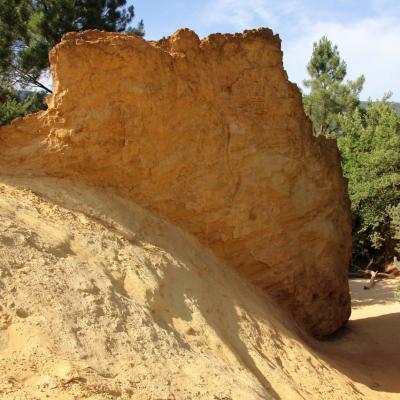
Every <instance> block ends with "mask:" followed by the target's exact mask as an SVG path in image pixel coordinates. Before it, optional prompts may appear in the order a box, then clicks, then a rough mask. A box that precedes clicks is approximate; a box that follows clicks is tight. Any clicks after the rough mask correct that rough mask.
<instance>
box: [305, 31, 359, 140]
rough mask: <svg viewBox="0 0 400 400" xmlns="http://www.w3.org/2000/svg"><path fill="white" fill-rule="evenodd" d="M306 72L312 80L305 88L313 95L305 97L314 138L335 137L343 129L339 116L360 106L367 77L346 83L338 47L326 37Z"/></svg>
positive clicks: (306, 109) (317, 45) (314, 51)
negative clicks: (318, 136) (315, 136)
mask: <svg viewBox="0 0 400 400" xmlns="http://www.w3.org/2000/svg"><path fill="white" fill-rule="evenodd" d="M307 71H308V73H309V75H310V79H309V80H305V81H304V85H305V86H306V87H307V88H309V89H310V93H309V94H307V95H305V96H304V99H303V102H304V110H305V112H306V114H307V115H308V116H309V117H310V119H311V121H312V123H313V130H314V134H315V135H320V134H322V135H326V136H332V135H333V136H335V135H337V134H338V133H339V130H340V126H339V121H338V115H339V114H340V113H342V112H351V111H353V110H354V109H355V108H356V107H357V106H358V103H359V100H358V96H359V93H360V92H361V90H362V87H363V84H364V76H360V77H359V78H358V79H357V80H355V81H347V82H346V83H345V82H344V79H345V77H346V74H347V65H346V63H345V62H344V61H343V60H342V59H341V58H340V54H339V51H338V48H337V46H336V45H332V42H331V41H330V40H328V38H326V37H325V36H324V37H322V38H321V39H320V40H319V42H318V43H314V46H313V52H312V56H311V60H310V62H309V63H308V66H307Z"/></svg>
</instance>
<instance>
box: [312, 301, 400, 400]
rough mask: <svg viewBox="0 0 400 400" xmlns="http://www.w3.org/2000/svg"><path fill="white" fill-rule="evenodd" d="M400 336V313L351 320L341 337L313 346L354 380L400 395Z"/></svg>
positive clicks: (336, 367)
mask: <svg viewBox="0 0 400 400" xmlns="http://www.w3.org/2000/svg"><path fill="white" fill-rule="evenodd" d="M399 310H400V304H399ZM399 335H400V312H398V313H392V314H386V315H379V316H376V317H371V318H364V319H357V320H352V321H349V323H348V325H347V326H346V328H345V329H343V331H342V332H341V333H340V334H339V335H337V336H336V337H334V338H331V339H330V340H329V341H325V342H313V343H312V347H313V348H314V350H316V351H317V353H318V356H319V357H321V358H322V359H324V360H325V361H326V362H327V363H328V364H330V365H331V366H332V367H334V368H335V369H337V370H338V371H340V372H341V373H343V374H345V375H346V376H348V377H349V378H350V379H351V380H353V381H356V382H359V383H362V384H364V385H366V386H368V387H370V388H371V389H373V390H376V391H382V392H392V393H400V379H399V372H400V339H399Z"/></svg>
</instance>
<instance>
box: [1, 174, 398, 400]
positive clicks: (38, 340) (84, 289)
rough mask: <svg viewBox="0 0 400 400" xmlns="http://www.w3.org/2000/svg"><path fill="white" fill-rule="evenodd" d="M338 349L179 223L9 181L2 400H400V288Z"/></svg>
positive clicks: (359, 295) (117, 201) (88, 196)
mask: <svg viewBox="0 0 400 400" xmlns="http://www.w3.org/2000/svg"><path fill="white" fill-rule="evenodd" d="M363 284H364V282H363V281H352V283H351V287H352V294H353V298H354V306H355V308H354V312H353V315H352V320H351V321H350V323H349V325H348V327H347V328H346V329H345V331H344V332H343V333H342V335H338V336H337V337H336V338H333V339H331V340H330V341H325V342H317V341H315V340H312V339H310V338H308V337H305V336H304V337H302V338H300V337H299V335H300V336H303V335H301V333H300V332H298V333H299V335H298V334H297V333H296V332H295V331H296V330H297V329H296V328H295V327H294V325H293V324H292V322H291V320H290V318H289V317H288V316H287V315H285V314H284V313H282V312H281V311H279V307H278V306H277V305H276V304H275V303H273V302H272V301H271V300H270V299H269V298H268V297H267V296H266V295H265V293H263V292H261V291H259V290H256V289H254V287H253V286H251V285H249V284H248V283H247V282H246V281H245V280H243V279H242V278H241V277H239V276H237V275H236V274H235V273H233V272H232V270H231V269H229V268H227V267H226V266H225V265H224V264H223V263H221V262H220V260H218V259H216V258H215V256H214V255H213V254H212V253H211V252H209V251H208V250H207V249H205V248H204V247H203V246H202V245H201V244H199V243H198V242H197V241H196V240H195V239H194V238H193V237H191V236H190V235H187V234H186V233H184V232H182V231H181V230H179V229H177V228H176V227H174V226H172V225H171V224H169V223H167V222H166V221H163V220H161V219H159V218H156V217H154V216H153V215H151V214H149V213H148V212H146V211H145V210H143V209H141V208H140V207H137V206H136V205H134V204H133V203H131V202H128V201H125V200H123V199H121V198H118V197H117V196H114V195H112V194H110V193H107V192H106V191H104V190H98V189H90V188H87V187H85V186H76V185H69V184H68V182H66V181H58V180H54V179H25V180H17V179H14V178H9V177H8V178H7V177H3V178H1V183H0V289H1V290H0V399H1V400H30V399H32V400H33V399H35V400H44V399H57V400H59V399H61V400H78V399H91V400H103V399H118V400H128V399H135V400H190V399H197V400H208V399H210V400H265V399H277V400H279V399H282V400H296V399H299V400H304V399H307V400H312V399H315V400H320V399H321V400H324V399H327V400H342V399H346V400H364V399H371V400H374V399H385V400H386V399H388V400H389V399H390V400H392V399H399V392H400V379H399V371H400V362H399V361H400V358H399V332H400V329H399V328H400V325H399V313H400V306H399V303H395V302H394V300H393V291H394V283H393V282H389V281H387V282H382V283H378V285H377V286H376V288H374V289H371V290H367V291H364V290H363V289H362V286H363Z"/></svg>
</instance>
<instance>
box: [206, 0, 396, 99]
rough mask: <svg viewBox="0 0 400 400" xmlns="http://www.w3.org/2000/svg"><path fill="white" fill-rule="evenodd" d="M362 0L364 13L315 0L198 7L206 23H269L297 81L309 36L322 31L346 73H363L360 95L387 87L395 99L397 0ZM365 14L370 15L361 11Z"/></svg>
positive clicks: (252, 0) (241, 0) (216, 1)
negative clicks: (330, 6)
mask: <svg viewBox="0 0 400 400" xmlns="http://www.w3.org/2000/svg"><path fill="white" fill-rule="evenodd" d="M362 3H363V4H362V5H361V2H360V9H359V12H360V13H361V11H363V12H364V11H366V10H367V11H368V13H367V12H365V13H364V17H362V16H360V15H357V14H356V13H355V12H354V10H353V14H348V13H346V11H345V10H340V6H339V5H338V6H337V9H334V11H335V12H333V11H332V10H329V9H328V8H324V6H323V4H322V5H321V4H320V3H318V2H316V1H304V0H303V1H300V0H280V1H275V0H209V1H208V2H207V3H206V7H204V8H203V10H204V13H203V20H204V22H205V24H206V25H207V24H208V25H209V26H213V27H221V26H230V27H231V28H233V29H236V30H243V29H248V28H251V27H258V26H268V27H270V28H272V29H273V30H274V31H275V32H277V33H279V34H280V36H281V38H282V39H283V40H282V47H283V50H284V62H285V68H286V69H287V71H288V75H289V78H290V79H291V80H292V81H294V82H296V83H297V84H298V85H299V86H301V83H302V81H303V79H305V78H306V75H307V73H306V65H307V62H308V60H309V58H310V56H311V51H312V44H313V42H315V41H317V40H318V39H320V38H321V37H322V36H323V35H325V36H327V37H328V38H329V39H330V40H331V41H332V42H333V43H335V44H337V45H338V48H339V51H340V53H341V56H342V58H343V59H344V60H345V61H346V62H347V65H348V78H349V79H355V78H356V77H358V76H359V75H361V74H364V75H365V77H366V83H365V85H364V90H363V92H362V94H361V97H362V98H367V97H372V98H380V97H382V95H383V94H384V93H385V92H388V91H389V90H391V91H393V93H394V96H393V99H396V100H397V101H400V50H399V40H400V2H399V0H366V1H365V2H362ZM361 7H362V8H361ZM341 12H342V14H341ZM343 13H344V14H343ZM367 14H368V15H373V17H365V15H367ZM344 21H345V22H344ZM217 29H218V28H217Z"/></svg>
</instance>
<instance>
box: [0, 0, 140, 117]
mask: <svg viewBox="0 0 400 400" xmlns="http://www.w3.org/2000/svg"><path fill="white" fill-rule="evenodd" d="M126 3H127V2H126V0H96V1H95V0H57V1H54V0H0V125H3V124H6V123H8V122H9V121H11V119H12V118H13V117H15V116H20V115H25V114H27V113H30V112H34V111H37V110H39V109H42V108H44V107H45V105H44V103H43V99H44V98H45V94H44V92H47V93H50V92H51V90H50V89H49V88H48V87H46V86H45V85H44V84H43V83H41V82H40V77H41V76H42V74H43V73H44V71H46V70H47V69H48V67H49V60H48V53H49V50H50V49H51V48H52V47H53V46H54V45H55V44H57V43H58V42H59V41H60V39H61V37H62V35H63V34H64V33H66V32H71V31H82V30H85V29H101V30H105V31H116V32H127V33H130V34H136V35H139V36H143V35H144V25H143V21H140V22H139V24H138V25H137V26H136V27H134V26H133V25H132V21H133V18H134V16H135V12H134V8H133V6H132V5H131V6H126ZM35 87H36V89H37V88H38V89H40V90H42V92H43V93H31V95H30V96H27V97H26V96H23V98H22V97H21V96H19V95H18V92H17V89H23V88H35Z"/></svg>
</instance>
